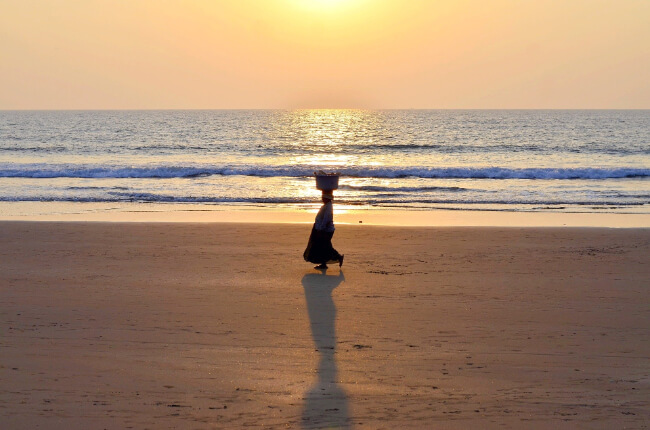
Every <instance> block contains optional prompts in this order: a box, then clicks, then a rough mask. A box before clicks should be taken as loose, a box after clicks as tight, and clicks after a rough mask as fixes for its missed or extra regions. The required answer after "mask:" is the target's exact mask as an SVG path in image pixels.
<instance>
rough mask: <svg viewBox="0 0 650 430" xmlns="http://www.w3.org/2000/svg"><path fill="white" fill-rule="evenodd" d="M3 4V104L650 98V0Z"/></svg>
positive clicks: (568, 103) (523, 104) (524, 102)
mask: <svg viewBox="0 0 650 430" xmlns="http://www.w3.org/2000/svg"><path fill="white" fill-rule="evenodd" d="M0 9H1V13H0V109H159V108H160V109H170V108H171V109H173V108H183V109H209V108H216V109H220V108H337V107H341V108H650V84H649V82H650V67H649V66H650V1H648V0H489V1H488V0H232V1H226V0H221V1H220V0H56V1H55V0H2V5H1V8H0Z"/></svg>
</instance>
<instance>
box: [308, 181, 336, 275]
mask: <svg viewBox="0 0 650 430" xmlns="http://www.w3.org/2000/svg"><path fill="white" fill-rule="evenodd" d="M332 200H334V195H333V194H332V192H331V191H323V206H321V208H320V210H319V211H318V214H317V215H316V221H315V222H314V226H313V227H312V229H311V235H310V236H309V243H307V249H305V252H304V253H303V257H304V258H305V261H309V262H311V263H316V264H318V266H316V267H315V269H327V263H330V262H336V261H338V263H339V267H341V266H342V265H343V255H342V254H339V253H338V251H337V250H336V249H334V247H333V246H332V236H334V210H333V208H332Z"/></svg>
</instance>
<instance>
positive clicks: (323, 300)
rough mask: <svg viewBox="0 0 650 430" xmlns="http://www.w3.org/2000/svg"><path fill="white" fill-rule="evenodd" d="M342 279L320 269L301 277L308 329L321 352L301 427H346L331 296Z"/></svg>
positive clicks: (345, 409)
mask: <svg viewBox="0 0 650 430" xmlns="http://www.w3.org/2000/svg"><path fill="white" fill-rule="evenodd" d="M344 280H345V277H344V276H343V271H341V272H340V273H339V275H338V276H332V275H327V270H323V271H322V273H320V274H316V273H312V274H307V275H305V276H303V278H302V286H303V288H304V289H305V298H306V300H307V311H308V312H309V323H310V325H311V333H312V336H313V337H314V343H315V344H316V349H317V351H318V352H319V354H320V360H319V363H318V380H317V381H316V383H315V384H314V385H313V386H312V387H311V388H310V389H309V391H307V393H306V394H305V406H304V409H303V413H302V424H303V428H349V427H350V418H349V416H348V398H347V396H346V394H345V391H343V389H342V388H341V387H339V385H338V383H337V382H336V380H337V369H336V359H335V358H334V354H335V352H336V330H335V322H336V306H334V300H333V299H332V291H334V288H336V287H338V285H339V284H340V283H341V282H343V281H344Z"/></svg>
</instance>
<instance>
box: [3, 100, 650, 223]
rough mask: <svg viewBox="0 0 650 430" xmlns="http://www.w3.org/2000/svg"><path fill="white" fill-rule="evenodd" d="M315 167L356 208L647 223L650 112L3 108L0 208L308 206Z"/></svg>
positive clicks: (342, 201)
mask: <svg viewBox="0 0 650 430" xmlns="http://www.w3.org/2000/svg"><path fill="white" fill-rule="evenodd" d="M317 170H325V171H329V172H334V171H336V172H340V173H341V175H342V176H341V179H340V188H339V189H338V190H337V191H336V193H335V198H336V201H337V205H349V206H352V207H359V208H384V209H407V210H418V209H425V210H426V209H458V210H491V211H495V210H496V211H538V212H594V213H603V212H605V213H640V214H649V213H650V111H648V110H629V111H627V110H615V111H614V110H612V111H610V110H214V111H210V110H199V111H195V110H187V111H2V112H0V208H1V207H2V205H3V204H5V206H6V205H8V204H9V203H10V202H37V203H38V202H77V203H78V204H87V205H90V204H93V203H112V204H114V205H117V206H118V207H119V205H120V204H122V203H128V204H129V207H131V208H132V207H133V206H134V204H135V206H138V207H142V208H145V209H146V207H147V205H151V204H154V203H155V204H158V205H160V204H163V207H164V204H170V203H175V204H174V205H169V206H170V208H171V207H172V206H173V207H174V208H177V207H178V204H179V203H180V204H184V205H191V206H193V207H195V206H196V205H200V206H201V207H205V208H211V207H220V206H223V205H246V206H253V207H261V206H264V207H276V208H297V209H302V208H307V207H313V205H314V204H315V203H316V204H317V203H318V201H319V192H318V191H317V190H316V189H315V183H314V178H313V172H314V171H317ZM36 206H38V204H37V205H36Z"/></svg>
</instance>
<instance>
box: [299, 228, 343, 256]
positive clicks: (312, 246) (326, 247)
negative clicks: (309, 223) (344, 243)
mask: <svg viewBox="0 0 650 430" xmlns="http://www.w3.org/2000/svg"><path fill="white" fill-rule="evenodd" d="M332 236H334V232H331V233H330V232H327V231H320V230H316V229H315V228H313V227H312V229H311V234H310V235H309V242H308V243H307V249H305V252H304V253H303V254H302V256H303V257H304V258H305V261H309V262H310V263H316V264H326V263H329V262H330V261H339V259H340V258H341V254H339V253H338V251H336V249H334V247H333V246H332Z"/></svg>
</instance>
